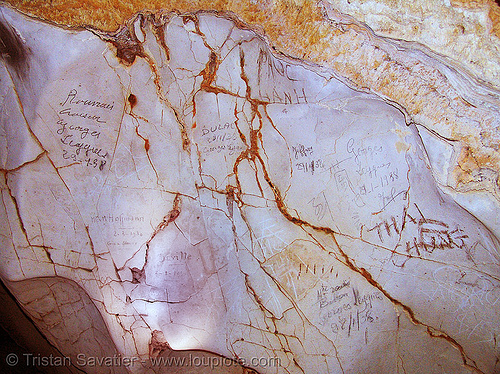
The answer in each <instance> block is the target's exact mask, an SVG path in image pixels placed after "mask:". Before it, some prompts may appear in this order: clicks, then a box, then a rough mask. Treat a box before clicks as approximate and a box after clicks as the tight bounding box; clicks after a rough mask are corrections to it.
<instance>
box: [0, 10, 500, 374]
mask: <svg viewBox="0 0 500 374" xmlns="http://www.w3.org/2000/svg"><path fill="white" fill-rule="evenodd" d="M244 6H245V4H243V5H242V7H244ZM254 6H255V7H256V8H259V7H261V8H266V6H267V7H268V8H270V9H271V8H273V7H276V6H277V5H276V3H266V4H264V3H263V4H255V5H254ZM1 12H2V13H1V21H2V26H1V27H0V34H1V39H2V42H3V43H2V45H3V47H2V66H1V72H0V90H1V97H2V108H3V110H2V114H1V117H0V118H1V122H0V123H1V126H2V128H1V129H2V132H1V133H0V135H1V136H0V163H1V168H2V171H3V173H2V179H1V181H0V184H1V188H2V204H1V205H0V220H1V222H2V225H1V227H2V232H1V233H2V236H1V240H2V252H1V253H0V255H1V258H2V261H1V262H0V275H1V277H2V279H3V280H4V282H5V283H6V285H7V286H8V288H9V289H10V291H11V292H12V294H13V295H14V296H15V297H16V299H17V301H18V302H19V303H20V304H21V305H22V306H23V308H24V310H25V312H26V313H27V314H28V315H29V316H30V317H31V318H32V320H33V321H34V323H35V324H36V326H37V327H38V329H39V331H40V332H42V333H43V334H44V335H45V336H46V338H47V340H48V341H49V342H50V343H51V344H52V345H53V346H54V347H56V348H57V350H58V351H59V352H61V357H63V358H66V359H67V361H64V362H62V365H61V366H65V367H68V368H69V367H70V366H71V367H70V369H74V368H79V369H81V370H83V371H85V372H89V373H94V372H95V373H101V372H102V373H107V372H110V371H111V372H116V373H122V372H133V373H147V372H173V371H172V370H174V372H193V371H194V370H201V372H207V371H208V370H209V369H210V370H212V371H213V372H222V370H227V372H244V371H247V372H248V371H249V370H255V371H257V372H261V373H304V372H305V373H361V372H369V373H399V372H404V373H424V372H425V373H445V372H448V373H449V372H452V373H474V372H479V373H495V372H498V371H499V370H500V352H499V347H498V344H497V339H498V334H499V330H500V324H499V320H500V318H499V317H500V310H499V309H498V305H499V304H498V302H499V300H500V268H499V260H500V258H499V246H500V242H499V240H498V238H497V236H498V234H499V233H500V221H499V218H498V199H499V198H500V194H499V182H498V172H499V170H500V168H499V162H500V158H499V157H500V154H499V148H498V137H499V135H498V126H499V124H498V121H499V119H498V118H499V116H498V114H499V113H498V112H499V110H500V105H499V102H498V92H497V91H496V90H495V88H493V87H488V86H486V85H484V84H482V83H480V82H479V80H477V79H476V78H477V77H476V76H474V74H473V73H469V72H467V70H466V69H465V68H464V66H463V65H461V64H460V63H458V62H456V63H451V62H450V61H448V60H445V59H443V58H442V57H441V56H439V55H438V54H436V53H434V52H432V51H431V50H429V49H427V48H424V47H422V46H420V45H416V44H410V43H407V42H404V41H396V40H392V39H389V38H383V37H380V36H377V35H376V34H375V33H373V31H372V30H370V29H369V28H367V27H366V26H365V25H363V24H361V23H360V22H359V21H356V20H354V19H350V18H348V16H346V15H345V14H342V13H340V12H339V11H338V10H337V9H335V8H333V7H332V6H331V5H328V4H323V8H319V7H317V6H316V4H302V5H301V6H300V7H299V6H297V9H294V8H291V9H290V13H287V16H286V17H285V16H284V13H271V14H270V15H269V16H270V19H271V21H267V23H266V22H263V23H262V25H263V30H262V29H257V28H256V27H255V26H251V25H249V24H248V23H244V22H243V21H242V20H241V19H240V18H238V17H237V16H238V14H237V15H234V14H232V13H228V12H204V11H199V12H191V13H175V12H167V11H158V12H142V13H140V14H138V15H136V16H134V17H133V18H131V19H130V20H129V21H127V22H126V23H125V24H124V26H122V27H121V28H119V29H118V30H116V31H115V32H109V31H103V30H99V29H97V28H93V27H89V28H87V29H86V30H68V29H62V28H58V27H55V26H51V25H48V24H44V23H42V22H40V21H37V20H32V19H28V18H27V17H25V16H22V15H20V14H19V13H17V12H16V11H14V10H12V9H10V8H9V7H5V8H2V11H1ZM294 12H296V13H294ZM245 14H247V13H244V12H243V13H242V15H243V16H242V18H243V19H244V15H245ZM290 14H302V16H301V17H303V18H297V19H296V21H297V20H301V19H302V21H298V22H296V23H294V25H293V27H290V28H289V29H287V22H289V21H290V20H291V19H292V18H291V16H290ZM247 16H248V14H247ZM259 16H262V15H261V14H260V13H257V15H256V17H257V18H258V17H259ZM280 16H281V17H282V18H283V23H282V24H281V25H279V24H278V23H277V22H276V24H273V22H275V21H276V20H277V19H278V18H279V17H280ZM257 21H258V19H256V20H254V22H253V23H258V22H257ZM301 22H304V23H303V24H304V25H305V26H304V28H303V29H301V28H300V27H299V26H300V25H301V24H302V23H301ZM270 24H273V27H274V28H273V29H271V30H270V29H269V27H270V26H269V25H270ZM263 32H264V33H265V34H263ZM291 32H292V33H293V32H297V33H298V34H297V35H295V37H294V38H291V39H290V38H289V39H286V37H287V35H289V33H291ZM287 33H288V34H287ZM298 36H307V38H306V39H305V40H303V41H301V42H296V41H297V39H298ZM273 45H274V46H273ZM276 46H277V47H278V48H279V49H281V50H282V51H283V50H284V51H286V52H287V53H289V54H290V55H291V56H293V57H287V56H285V55H284V54H282V53H278V52H277V51H276ZM297 57H300V59H299V58H297ZM179 350H185V352H183V353H178V351H179ZM187 350H189V351H187ZM82 355H83V356H82ZM172 357H175V358H176V360H175V361H172V360H167V358H172ZM109 358H116V359H114V360H111V361H109V363H110V365H106V363H108V361H106V359H109ZM123 358H126V359H128V360H129V361H127V362H124V361H123ZM182 358H184V359H182ZM160 359H161V360H160ZM197 363H199V365H198V364H197ZM68 364H70V365H68ZM34 366H37V365H35V364H34ZM38 366H42V365H41V364H40V363H38ZM52 366H54V364H52ZM56 366H57V365H56Z"/></svg>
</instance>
